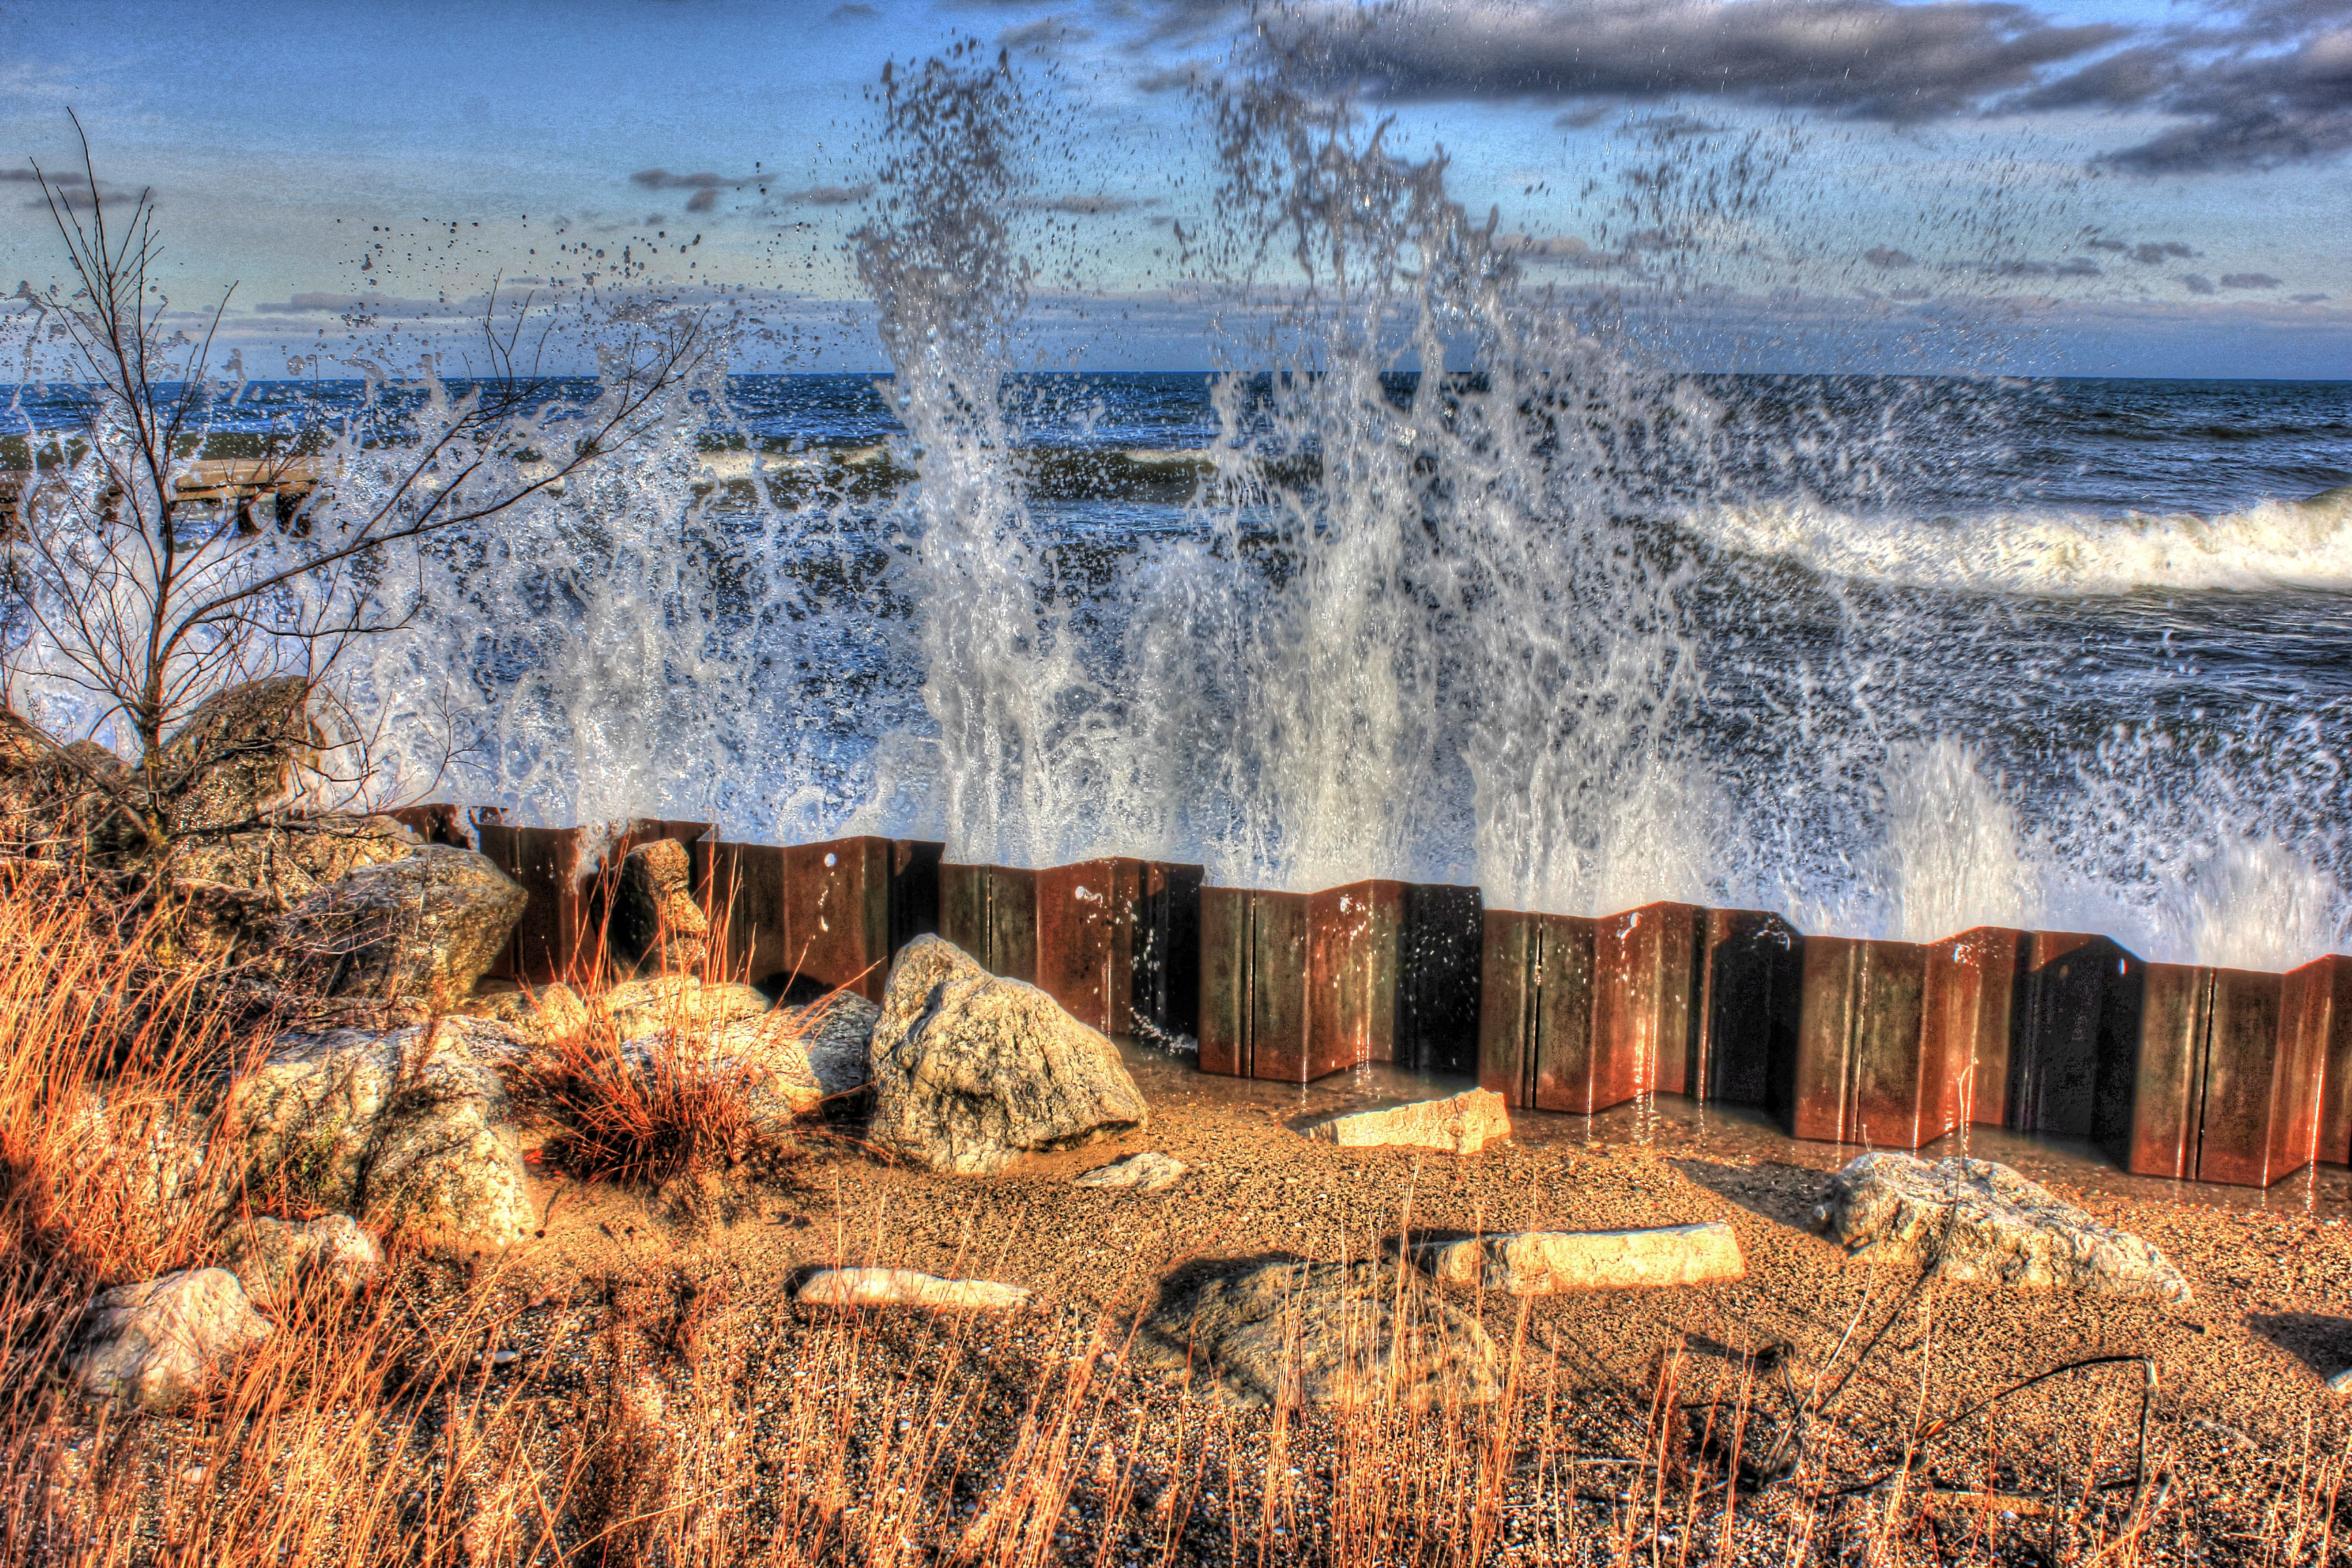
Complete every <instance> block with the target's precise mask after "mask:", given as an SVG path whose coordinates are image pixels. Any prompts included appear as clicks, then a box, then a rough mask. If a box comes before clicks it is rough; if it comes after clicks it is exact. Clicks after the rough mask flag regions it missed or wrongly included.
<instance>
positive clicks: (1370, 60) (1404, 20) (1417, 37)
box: [1094, 0, 2352, 174]
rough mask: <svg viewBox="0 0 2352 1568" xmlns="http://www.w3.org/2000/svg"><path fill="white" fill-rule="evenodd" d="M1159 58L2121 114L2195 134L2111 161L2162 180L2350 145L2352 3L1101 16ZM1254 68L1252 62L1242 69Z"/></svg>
mask: <svg viewBox="0 0 2352 1568" xmlns="http://www.w3.org/2000/svg"><path fill="white" fill-rule="evenodd" d="M1094 10H1095V13H1096V15H1097V16H1101V17H1103V18H1106V19H1118V21H1119V22H1120V23H1121V25H1122V26H1125V27H1127V28H1128V29H1129V31H1130V33H1131V34H1132V33H1135V32H1137V31H1138V30H1139V36H1140V37H1143V38H1146V39H1149V40H1150V44H1141V45H1138V46H1137V47H1138V49H1139V53H1141V54H1143V55H1145V56H1147V57H1149V58H1152V59H1153V60H1154V62H1155V65H1154V68H1153V69H1152V70H1151V71H1150V73H1149V74H1148V75H1147V76H1146V77H1144V78H1143V79H1142V80H1143V85H1145V86H1146V87H1147V88H1149V89H1154V90H1164V89H1170V88H1177V87H1182V86H1185V85H1187V84H1188V83H1189V82H1190V81H1191V80H1192V79H1193V77H1194V73H1195V72H1196V71H1197V70H1198V69H1199V68H1198V67H1192V68H1184V67H1176V68H1170V67H1168V66H1166V65H1165V64H1162V63H1160V62H1164V61H1165V59H1166V58H1167V50H1166V48H1165V47H1151V45H1169V44H1175V45H1186V46H1189V45H1193V44H1201V43H1208V42H1222V43H1226V44H1239V45H1241V47H1243V49H1244V50H1245V51H1246V50H1248V49H1255V50H1256V51H1258V55H1259V58H1261V59H1270V60H1271V61H1272V62H1274V63H1275V65H1276V67H1277V68H1280V69H1282V70H1284V71H1286V72H1290V73H1293V74H1294V75H1295V76H1297V78H1299V79H1302V80H1304V81H1307V82H1311V83H1314V84H1317V85H1320V86H1325V87H1332V88H1338V87H1350V88H1354V89H1360V90H1362V91H1364V92H1366V93H1368V94H1369V95H1370V96H1373V97H1378V98H1389V99H1401V100H1517V101H1528V102H1538V103H1551V104H1557V105H1559V108H1560V112H1559V121H1560V123H1562V124H1564V125H1568V126H1570V127H1580V126H1585V125H1590V124H1592V123H1594V122H1596V121H1600V120H1601V119H1604V118H1606V117H1607V116H1608V115H1609V114H1610V113H1611V112H1612V110H1613V109H1614V108H1615V107H1616V106H1620V105H1622V104H1624V103H1628V102H1654V101H1658V100H1665V99H1675V98H1681V99H1714V100H1733V101H1741V102H1749V103H1760V104H1772V105H1785V106H1792V107H1803V108H1812V109H1819V110H1825V111H1828V112H1831V113H1835V114H1841V115H1846V116H1851V117H1853V118H1858V119H1867V120H1883V121H1920V120H1926V119H1929V118H1932V117H1936V116H1940V115H1948V114H1957V113H1974V112H1980V111H1995V112H2014V113H2039V112H2048V111H2053V110H2077V111H2079V110H2089V109H2110V110H2125V111H2129V112H2131V113H2133V114H2136V115H2143V116H2146V115H2156V116H2165V115H2169V116H2173V117H2175V118H2176V119H2177V120H2178V121H2179V123H2177V124H2175V125H2173V126H2171V127H2170V128H2168V129H2166V130H2163V131H2161V132H2158V134H2156V135H2155V136H2153V137H2151V138H2149V139H2148V140H2147V141H2144V142H2139V143H2138V144H2137V145H2135V146H2131V147H2126V148H2125V149H2123V150H2121V151H2119V152H2116V153H2110V154H2107V155H2105V157H2104V158H2103V159H2101V160H2100V162H2102V163H2105V164H2107V165H2108V166H2111V167H2114V168H2117V169H2124V170H2130V171H2133V172H2136V173H2141V174H2189V173H2198V172H2203V171H2210V170H2220V169H2231V168H2255V169H2262V168H2272V167H2276V166H2278V165H2282V164H2286V163H2302V162H2310V161H2315V160H2319V159H2325V158H2328V157H2332V156H2334V155H2336V154H2338V153H2343V152H2344V151H2346V150H2347V149H2352V0H2187V3H2184V4H2178V5H2176V6H2175V15H2177V16H2182V17H2183V18H2184V19H2183V20H2180V21H2178V22H2175V23H2171V24H2168V25H2166V26H2153V27H2151V26H2124V25H2121V24H2114V23H2082V24H2069V23H2062V22H2059V21H2056V20H2053V18H2052V17H2050V16H2047V15H2046V14H2045V13H2044V12H2042V10H2039V9H2036V8H2034V7H2033V6H2032V5H2026V4H2021V3H2016V0H1918V3H1912V4H1898V3H1896V0H1370V3H1369V4H1363V3H1359V0H1303V3H1299V4H1294V5H1287V6H1284V5H1265V4H1252V3H1245V0H1156V3H1155V0H1143V3H1142V4H1140V5H1139V4H1138V0H1096V4H1095V6H1094ZM1242 58H1246V56H1245V55H1244V57H1242Z"/></svg>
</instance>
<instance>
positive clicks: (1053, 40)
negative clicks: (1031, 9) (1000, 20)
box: [996, 16, 1095, 55]
mask: <svg viewBox="0 0 2352 1568" xmlns="http://www.w3.org/2000/svg"><path fill="white" fill-rule="evenodd" d="M1094 36H1095V30H1094V29H1093V28H1092V27H1082V26H1078V25H1077V24H1076V22H1073V21H1071V20H1069V19H1068V18H1067V17H1066V16H1040V17H1039V18H1037V20H1035V21H1034V22H1024V23H1023V24H1022V25H1021V26H1018V27H1007V28H1005V29H1004V31H1003V32H1002V33H999V34H998V35H997V36H996V43H997V47H999V48H1006V49H1012V50H1013V51H1015V52H1016V53H1019V54H1024V55H1051V54H1057V53H1059V52H1060V51H1061V50H1062V49H1064V48H1066V47H1068V46H1069V45H1072V44H1083V43H1085V42H1086V41H1087V39H1088V38H1091V37H1094Z"/></svg>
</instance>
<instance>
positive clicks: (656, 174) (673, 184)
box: [629, 169, 751, 191]
mask: <svg viewBox="0 0 2352 1568" xmlns="http://www.w3.org/2000/svg"><path fill="white" fill-rule="evenodd" d="M629 184H633V185H643V186H644V187H645V188H646V189H647V190H649V191H719V190H725V189H726V188H727V187H729V186H730V185H732V186H736V187H739V188H740V187H741V186H744V185H748V184H751V181H750V180H745V179H738V178H736V177H734V176H732V175H730V174H671V173H670V172H669V171H668V170H667V169H639V170H638V171H637V172H636V173H635V174H631V175H630V176H629Z"/></svg>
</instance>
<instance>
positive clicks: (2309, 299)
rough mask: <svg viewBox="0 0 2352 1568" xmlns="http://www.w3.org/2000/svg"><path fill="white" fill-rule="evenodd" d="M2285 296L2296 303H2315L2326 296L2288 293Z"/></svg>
mask: <svg viewBox="0 0 2352 1568" xmlns="http://www.w3.org/2000/svg"><path fill="white" fill-rule="evenodd" d="M2287 297H2288V298H2289V299H2291V300H2294V302H2295V303H2296V304H2298V305H2316V304H2318V303H2319V302H2320V301H2321V300H2325V299H2326V298H2328V296H2327V295H2325V294H2290V295H2289V296H2287Z"/></svg>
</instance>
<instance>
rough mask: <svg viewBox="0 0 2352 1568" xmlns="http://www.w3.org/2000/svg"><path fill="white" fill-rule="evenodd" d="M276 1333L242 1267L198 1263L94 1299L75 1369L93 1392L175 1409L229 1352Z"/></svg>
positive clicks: (85, 1390) (72, 1370) (154, 1407)
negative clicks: (244, 1281)
mask: <svg viewBox="0 0 2352 1568" xmlns="http://www.w3.org/2000/svg"><path fill="white" fill-rule="evenodd" d="M269 1333H270V1326H269V1324H268V1322H267V1321H264V1320H263V1319H262V1318H261V1317H259V1316H258V1315H257V1314H256V1313H255V1312H254V1310H253V1307H252V1305H251V1303H250V1302H248V1301H247V1299H246V1294H245V1287H244V1286H242V1285H240V1284H238V1283H237V1279H236V1275H234V1274H232V1273H230V1272H229V1271H228V1270H227V1269H226V1268H192V1269H188V1270H186V1271H184V1272H183V1273H178V1274H166V1275H164V1276H163V1278H162V1279H149V1280H145V1281H142V1283H140V1284H137V1285H121V1286H118V1287H116V1288H115V1289H111V1290H109V1291H107V1292H106V1293H105V1294H104V1295H101V1296H100V1297H99V1298H98V1299H97V1300H95V1301H93V1302H91V1303H90V1313H89V1317H88V1318H87V1319H86V1320H84V1321H83V1324H82V1331H81V1348H80V1349H79V1350H78V1351H77V1352H75V1353H74V1355H73V1357H72V1359H71V1361H70V1362H69V1363H68V1371H69V1372H70V1373H71V1374H72V1377H73V1380H74V1383H75V1385H76V1386H77V1387H79V1388H80V1389H81V1390H82V1392H83V1393H85V1394H90V1395H92V1396H93V1397H96V1398H100V1399H119V1400H124V1401H127V1402H129V1403H131V1404H135V1405H141V1406H143V1407H144V1408H146V1409H149V1410H158V1411H162V1410H175V1409H177V1408H178V1407H179V1406H180V1405H184V1404H185V1403H186V1402H187V1399H188V1396H189V1395H190V1394H194V1392H195V1391H196V1390H197V1388H199V1387H200V1386H202V1384H204V1381H205V1378H206V1377H208V1376H210V1375H211V1373H212V1371H213V1369H214V1368H215V1366H216V1365H217V1364H218V1363H220V1362H221V1361H222V1360H223V1359H225V1358H226V1357H228V1356H232V1355H235V1354H236V1353H237V1352H239V1351H242V1350H246V1349H247V1348H249V1347H250V1346H253V1345H255V1344H257V1343H259V1342H261V1341H263V1340H265V1339H267V1338H268V1337H269Z"/></svg>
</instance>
